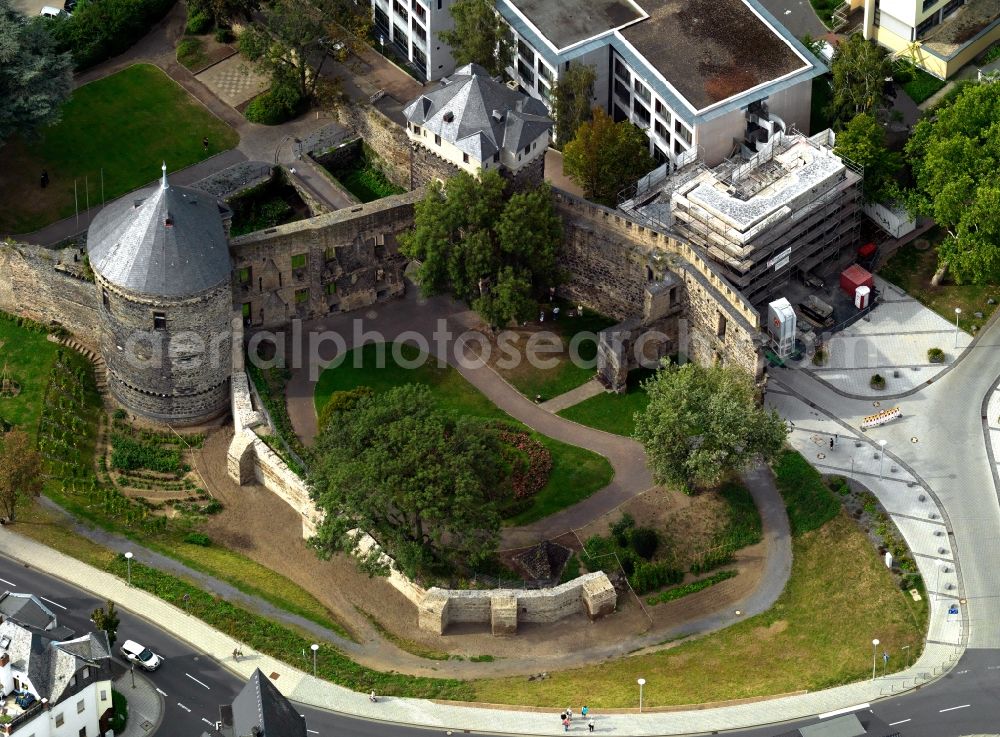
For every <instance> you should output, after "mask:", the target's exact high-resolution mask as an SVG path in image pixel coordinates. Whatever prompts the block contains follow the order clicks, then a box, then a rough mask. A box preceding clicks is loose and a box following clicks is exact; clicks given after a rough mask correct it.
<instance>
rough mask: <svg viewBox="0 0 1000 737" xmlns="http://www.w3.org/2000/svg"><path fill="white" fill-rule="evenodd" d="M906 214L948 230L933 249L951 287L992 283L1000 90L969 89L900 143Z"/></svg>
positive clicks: (999, 264)
mask: <svg viewBox="0 0 1000 737" xmlns="http://www.w3.org/2000/svg"><path fill="white" fill-rule="evenodd" d="M906 154H907V158H908V159H909V161H910V165H911V167H912V169H913V176H914V179H915V180H916V189H915V191H914V192H913V193H912V194H911V196H910V198H909V205H910V207H911V209H913V210H915V211H916V212H919V213H920V214H923V215H928V216H931V217H933V218H934V219H935V220H936V221H937V222H938V224H939V225H941V226H942V227H944V228H947V230H948V238H946V239H945V241H944V242H943V243H942V244H941V246H940V247H939V249H938V257H939V258H940V260H941V261H942V262H944V263H947V264H948V266H949V268H950V269H951V271H952V275H953V276H954V277H955V279H956V280H957V281H959V282H970V283H976V284H989V283H996V282H997V280H998V279H1000V177H998V174H997V172H998V171H1000V85H997V84H972V85H969V86H967V87H965V88H964V89H963V90H962V91H961V92H960V93H959V94H958V95H957V96H956V97H955V98H954V99H953V100H952V101H951V102H950V103H946V104H944V105H942V106H940V107H938V108H936V109H935V114H934V115H933V116H930V117H926V118H923V119H922V120H921V121H920V122H919V123H918V124H917V127H916V129H915V130H914V132H913V136H912V137H911V138H910V140H909V142H908V143H907V145H906Z"/></svg>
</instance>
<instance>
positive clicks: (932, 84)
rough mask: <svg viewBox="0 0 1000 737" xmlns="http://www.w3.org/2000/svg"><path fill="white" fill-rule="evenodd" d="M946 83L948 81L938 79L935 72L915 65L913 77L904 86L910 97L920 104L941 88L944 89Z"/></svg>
mask: <svg viewBox="0 0 1000 737" xmlns="http://www.w3.org/2000/svg"><path fill="white" fill-rule="evenodd" d="M946 84H947V82H945V81H944V80H941V79H938V78H937V77H935V76H934V75H933V74H928V73H927V72H925V71H924V70H923V69H921V68H920V67H914V68H913V77H912V79H910V81H908V82H904V83H903V85H902V87H903V90H905V92H906V94H907V95H909V96H910V99H911V100H913V101H914V102H915V103H916V104H918V105H919V104H920V103H922V102H924V101H925V100H928V99H930V98H931V97H933V96H934V94H936V93H937V92H938V91H939V90H941V89H944V86H945V85H946Z"/></svg>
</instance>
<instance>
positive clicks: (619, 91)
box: [615, 79, 632, 105]
mask: <svg viewBox="0 0 1000 737" xmlns="http://www.w3.org/2000/svg"><path fill="white" fill-rule="evenodd" d="M615 94H616V95H618V97H619V98H621V100H622V102H624V103H625V104H626V105H628V102H629V100H631V99H632V95H630V94H629V91H628V85H627V84H625V83H624V82H622V81H621V80H620V79H616V80H615Z"/></svg>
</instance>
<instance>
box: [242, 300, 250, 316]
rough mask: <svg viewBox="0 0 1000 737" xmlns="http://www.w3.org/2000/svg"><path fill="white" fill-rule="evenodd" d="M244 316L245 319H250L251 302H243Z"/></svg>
mask: <svg viewBox="0 0 1000 737" xmlns="http://www.w3.org/2000/svg"><path fill="white" fill-rule="evenodd" d="M243 318H244V319H245V320H249V319H250V303H249V302H244V303H243Z"/></svg>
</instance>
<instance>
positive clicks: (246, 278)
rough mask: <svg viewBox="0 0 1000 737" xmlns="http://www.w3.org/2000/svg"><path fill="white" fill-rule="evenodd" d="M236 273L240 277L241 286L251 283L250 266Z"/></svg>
mask: <svg viewBox="0 0 1000 737" xmlns="http://www.w3.org/2000/svg"><path fill="white" fill-rule="evenodd" d="M236 273H237V274H238V275H239V280H240V284H249V283H250V267H249V266H247V267H245V268H242V269H240V270H239V271H237V272H236Z"/></svg>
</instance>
